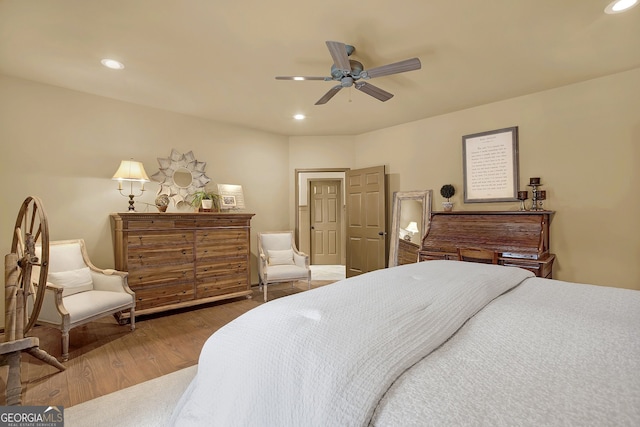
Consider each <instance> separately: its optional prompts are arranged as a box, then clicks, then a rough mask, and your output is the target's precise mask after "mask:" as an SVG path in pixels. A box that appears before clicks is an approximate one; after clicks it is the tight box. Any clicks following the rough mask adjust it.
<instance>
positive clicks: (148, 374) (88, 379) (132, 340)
mask: <svg viewBox="0 0 640 427" xmlns="http://www.w3.org/2000/svg"><path fill="white" fill-rule="evenodd" d="M332 282H333V281H330V280H323V281H320V280H318V281H313V282H312V284H313V287H317V286H321V285H325V284H328V283H332ZM306 289H307V286H306V282H297V283H296V284H295V286H294V287H293V288H292V287H291V285H290V284H279V285H271V286H270V287H269V299H270V300H272V299H275V298H278V297H282V296H285V295H289V294H292V293H297V292H302V291H304V290H306ZM262 303H263V298H262V293H261V292H260V291H259V290H258V288H257V287H256V288H254V291H253V298H251V299H247V298H238V299H234V300H228V301H226V302H224V301H223V302H218V303H211V304H207V305H203V306H200V307H197V308H192V309H189V310H179V311H178V310H177V311H172V312H168V313H163V314H159V315H153V316H143V317H137V318H136V329H135V331H133V332H131V330H130V329H129V325H124V326H121V325H118V324H117V323H116V321H115V319H113V318H112V317H108V318H105V319H102V320H100V321H97V322H92V323H89V324H86V325H83V326H80V327H78V328H75V329H72V330H71V332H70V345H69V361H67V362H64V365H65V366H66V368H67V369H66V370H65V371H63V372H59V371H58V370H57V369H56V368H54V367H52V366H50V365H48V364H46V363H43V362H41V361H40V360H37V359H35V358H33V357H31V356H30V355H28V354H23V355H22V363H21V371H22V372H21V378H22V405H43V406H49V405H55V406H60V405H61V406H64V407H70V406H73V405H77V404H78V403H82V402H85V401H87V400H90V399H94V398H96V397H99V396H102V395H105V394H108V393H112V392H114V391H117V390H120V389H123V388H126V387H130V386H133V385H135V384H138V383H141V382H143V381H147V380H150V379H153V378H156V377H159V376H162V375H165V374H168V373H171V372H174V371H177V370H180V369H183V368H187V367H189V366H192V365H195V364H196V363H198V357H199V355H200V350H201V348H202V345H203V344H204V342H205V341H206V340H207V338H209V336H210V335H211V334H212V333H213V332H215V331H216V330H218V329H219V328H220V327H222V326H224V325H225V324H226V323H228V322H230V321H231V320H233V319H235V318H236V317H238V316H240V315H241V314H243V313H245V312H246V311H248V310H250V309H252V308H255V307H257V306H259V305H260V304H262ZM31 335H32V336H36V337H38V338H39V339H40V348H41V349H43V350H45V351H47V352H48V353H49V354H51V355H52V356H54V357H60V353H61V351H60V350H61V348H60V347H61V343H60V332H59V331H57V330H55V329H51V328H48V327H44V326H37V327H35V328H34V329H33V330H32V333H31ZM7 371H8V368H7V367H2V368H0V390H2V391H3V392H2V395H1V396H0V405H4V404H5V403H6V400H5V394H4V390H6V381H7Z"/></svg>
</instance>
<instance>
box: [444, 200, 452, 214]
mask: <svg viewBox="0 0 640 427" xmlns="http://www.w3.org/2000/svg"><path fill="white" fill-rule="evenodd" d="M442 209H444V211H445V212H451V211H452V210H453V202H442Z"/></svg>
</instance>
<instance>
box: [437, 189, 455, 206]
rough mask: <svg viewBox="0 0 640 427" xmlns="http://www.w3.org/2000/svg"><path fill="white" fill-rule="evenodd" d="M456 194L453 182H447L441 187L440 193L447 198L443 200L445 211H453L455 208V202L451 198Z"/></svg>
mask: <svg viewBox="0 0 640 427" xmlns="http://www.w3.org/2000/svg"><path fill="white" fill-rule="evenodd" d="M454 194H456V189H455V188H454V187H453V185H451V184H445V185H443V186H442V188H440V195H441V196H442V197H444V198H445V199H447V201H446V202H442V208H443V209H444V211H445V212H451V210H452V209H453V202H452V201H450V199H451V198H452V197H453V195H454Z"/></svg>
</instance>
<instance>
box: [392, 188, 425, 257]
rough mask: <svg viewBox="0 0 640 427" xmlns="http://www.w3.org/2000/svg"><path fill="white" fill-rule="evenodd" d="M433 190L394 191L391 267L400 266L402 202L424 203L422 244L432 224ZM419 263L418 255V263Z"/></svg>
mask: <svg viewBox="0 0 640 427" xmlns="http://www.w3.org/2000/svg"><path fill="white" fill-rule="evenodd" d="M431 195H432V191H431V190H421V191H394V192H393V211H392V213H391V239H390V241H389V267H395V266H397V265H398V240H399V239H400V216H401V213H402V207H401V206H402V201H404V200H416V201H421V202H422V221H421V225H422V227H421V230H422V235H421V236H420V244H422V238H423V237H424V236H425V235H426V234H427V232H428V231H429V224H430V223H431ZM417 261H418V258H417V255H416V262H417Z"/></svg>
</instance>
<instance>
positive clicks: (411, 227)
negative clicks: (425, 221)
mask: <svg viewBox="0 0 640 427" xmlns="http://www.w3.org/2000/svg"><path fill="white" fill-rule="evenodd" d="M405 230H407V231H408V232H410V233H413V234H415V233H417V232H418V231H420V230H418V223H416V222H415V221H411V222H410V223H409V225H407V228H405Z"/></svg>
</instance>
